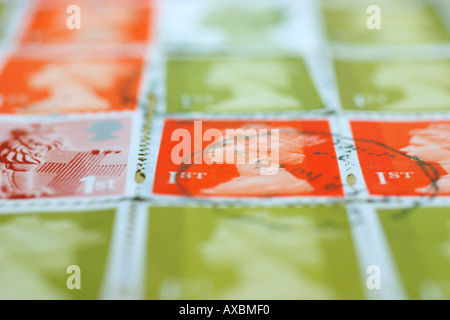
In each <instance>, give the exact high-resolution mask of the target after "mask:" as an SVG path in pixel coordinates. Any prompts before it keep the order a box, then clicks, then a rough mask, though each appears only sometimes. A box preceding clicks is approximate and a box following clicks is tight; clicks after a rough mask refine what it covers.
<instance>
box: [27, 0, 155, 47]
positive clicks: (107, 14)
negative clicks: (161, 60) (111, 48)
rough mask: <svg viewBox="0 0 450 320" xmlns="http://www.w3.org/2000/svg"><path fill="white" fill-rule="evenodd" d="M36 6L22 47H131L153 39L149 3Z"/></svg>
mask: <svg viewBox="0 0 450 320" xmlns="http://www.w3.org/2000/svg"><path fill="white" fill-rule="evenodd" d="M36 2H37V3H35V7H34V8H33V9H34V11H33V13H32V14H31V17H30V22H29V24H28V26H27V27H26V29H25V30H24V32H23V36H22V42H24V43H45V44H48V43H64V44H67V43H96V44H99V43H100V44H101V43H131V42H145V41H148V40H151V37H152V33H153V32H152V30H151V26H152V25H151V22H152V21H151V20H153V19H152V14H153V9H152V1H149V0H127V1H122V0H77V1H72V0H37V1H36ZM77 20H78V21H77ZM77 22H78V23H77Z"/></svg>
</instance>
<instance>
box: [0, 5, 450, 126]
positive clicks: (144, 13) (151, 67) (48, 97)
mask: <svg viewBox="0 0 450 320" xmlns="http://www.w3.org/2000/svg"><path fill="white" fill-rule="evenodd" d="M103 2H105V3H109V2H110V1H109V0H102V1H100V2H99V3H100V4H101V3H103ZM359 2H361V1H359ZM5 3H6V4H9V5H10V6H11V5H12V6H17V7H18V8H16V9H15V11H18V12H22V15H25V16H27V17H28V18H26V19H25V18H23V19H25V20H26V21H28V20H30V21H29V22H27V23H24V25H26V27H23V29H25V30H18V31H17V32H16V34H15V36H11V37H12V38H14V37H15V38H17V39H15V40H16V41H15V42H14V41H12V43H10V44H5V45H4V46H3V51H5V52H3V54H2V56H3V58H2V59H1V61H0V65H1V68H0V69H1V71H0V113H1V114H8V115H23V114H27V115H30V114H39V115H49V114H55V113H57V114H71V113H90V112H104V113H108V112H117V111H133V110H136V109H137V108H138V106H140V107H142V108H146V107H147V105H148V94H149V93H152V94H155V95H156V97H157V99H158V101H159V103H158V107H157V109H156V112H157V113H158V114H172V115H180V114H183V115H185V116H187V117H197V116H199V115H239V114H255V113H257V114H274V115H276V114H279V113H283V114H290V113H291V114H296V115H300V114H319V115H327V114H329V113H342V112H343V113H345V114H347V115H355V116H358V115H363V116H366V115H376V114H389V115H396V114H397V115H398V114H400V115H403V114H407V115H408V114H410V115H416V116H426V115H427V114H428V113H430V112H433V113H436V114H444V115H446V116H448V114H449V112H450V111H449V110H450V106H449V105H448V101H450V99H449V96H448V90H446V88H447V86H448V82H447V79H448V77H447V74H448V73H449V72H448V70H449V65H450V62H449V59H450V56H449V52H450V50H448V49H449V45H450V41H449V39H448V37H449V36H448V31H445V30H447V29H446V27H445V25H444V24H443V23H441V22H439V21H441V20H442V21H446V19H441V20H439V18H438V16H437V15H436V13H435V11H436V9H435V8H440V7H439V6H442V4H439V3H440V2H439V1H435V2H431V3H428V2H427V3H422V2H420V1H414V3H415V4H414V5H412V6H411V5H410V2H408V3H406V2H405V3H403V2H402V1H400V2H398V4H396V5H394V7H395V8H391V9H392V10H391V9H389V10H385V11H386V13H389V14H387V16H388V17H389V15H390V14H391V15H393V16H396V15H400V16H401V15H406V16H409V18H411V17H416V18H420V19H422V20H424V21H425V22H424V23H426V25H427V26H428V28H424V30H423V32H421V33H419V32H417V33H414V32H411V28H410V26H409V24H408V23H411V21H410V20H408V19H409V18H408V19H406V20H405V21H406V22H408V21H409V22H408V23H407V25H406V26H403V28H404V29H405V30H408V35H411V37H415V36H417V37H419V38H420V39H416V40H421V41H418V43H420V45H415V43H416V41H413V40H414V39H409V40H411V43H412V44H411V45H407V46H404V45H381V44H379V43H378V42H376V43H378V45H366V44H364V43H360V42H358V41H356V42H355V41H352V40H351V39H353V38H352V37H356V38H359V39H363V38H364V37H363V36H362V35H356V34H353V35H352V34H351V31H350V30H353V29H351V25H343V24H340V28H344V29H345V30H340V31H339V28H338V27H337V26H336V25H333V23H336V21H335V22H333V21H334V20H333V18H332V17H334V16H335V15H337V16H341V15H344V16H345V15H349V16H352V15H355V14H356V15H357V16H359V15H361V16H363V17H366V15H367V13H366V12H365V11H360V10H359V9H356V8H360V6H361V4H360V5H357V3H358V1H356V2H355V1H347V2H343V4H342V5H339V6H338V5H336V4H333V2H332V1H328V2H327V1H325V2H324V4H323V8H322V7H320V6H319V5H318V4H317V2H315V1H279V2H273V1H267V2H258V3H257V4H256V3H253V4H251V3H252V1H250V2H249V4H248V5H249V7H246V6H242V7H239V6H238V7H236V8H235V7H233V8H228V7H227V4H226V2H224V3H223V4H222V5H221V6H225V7H227V8H228V9H227V10H236V11H237V12H241V14H242V12H244V13H245V12H248V10H254V11H255V10H256V11H255V12H256V13H255V14H254V16H255V19H256V18H257V17H258V16H259V18H258V19H262V20H261V23H262V24H263V26H264V25H265V23H267V24H268V26H267V28H266V27H262V28H261V29H262V30H266V31H265V32H267V33H268V34H270V35H272V36H271V37H272V38H276V39H280V41H282V42H283V43H289V44H292V43H293V45H292V46H287V47H285V48H283V47H280V48H277V49H273V46H272V44H273V43H272V42H271V41H272V40H273V39H272V40H270V39H269V40H267V39H266V40H267V41H268V43H270V45H259V46H258V45H254V44H251V43H250V44H248V45H245V46H242V45H238V44H239V43H240V42H241V41H243V40H242V39H241V40H239V41H238V42H237V43H238V44H236V43H234V45H232V44H233V42H232V43H231V44H230V42H229V41H228V40H230V39H228V38H227V37H225V36H224V35H223V34H227V32H228V33H230V32H231V31H230V30H229V29H228V27H229V25H228V22H227V21H226V20H225V21H222V20H221V19H219V20H217V21H216V20H214V21H216V22H218V23H219V22H220V25H218V26H215V27H214V26H212V27H211V28H208V26H209V24H208V22H207V21H210V22H211V21H212V20H208V19H206V18H204V17H207V16H208V14H212V16H214V14H213V13H211V12H209V11H208V10H210V9H211V8H212V7H211V8H210V6H211V4H208V3H207V2H204V1H190V2H180V1H164V2H161V3H160V2H153V1H144V0H133V2H132V3H131V4H127V5H126V8H122V7H121V6H122V5H123V4H121V3H120V2H117V1H115V2H112V3H114V5H113V6H104V5H99V6H96V5H93V4H92V3H93V2H89V1H85V2H82V6H83V8H84V10H83V12H86V14H87V15H88V16H89V15H94V16H95V14H96V13H97V12H98V10H100V9H101V8H105V7H106V8H109V7H111V8H116V9H114V10H117V11H121V10H122V9H123V11H124V13H123V14H124V21H123V26H122V25H120V27H121V30H122V31H121V32H116V31H117V30H115V29H114V28H117V25H115V24H112V23H111V22H110V23H109V24H108V20H107V19H106V21H105V22H104V23H105V25H100V26H99V25H95V24H93V25H90V23H93V22H92V21H91V20H93V21H95V19H90V18H89V17H88V18H89V19H87V21H86V24H87V25H86V26H85V28H81V29H80V30H75V31H73V30H67V28H66V27H65V24H64V23H59V22H60V20H61V19H62V20H64V19H63V18H64V17H65V15H66V13H65V11H61V8H64V6H65V5H66V4H67V3H66V1H43V2H42V1H37V2H35V1H25V2H20V3H22V5H13V4H11V3H12V2H10V1H7V2H2V4H3V6H4V7H6V8H7V7H8V5H5ZM262 3H264V4H262ZM381 4H383V5H386V6H388V8H389V5H388V3H387V2H386V3H383V2H380V5H381ZM255 5H257V6H258V7H259V9H256V8H255V7H254V6H255ZM405 5H407V6H406V7H405ZM84 6H86V7H84ZM117 6H118V7H117ZM221 6H219V7H220V8H222V7H221ZM290 6H292V8H291V7H290ZM318 6H319V7H318ZM355 6H356V7H355ZM396 6H398V7H396ZM24 8H25V9H24ZM286 8H291V9H292V10H288V11H289V12H292V13H291V14H287V12H285V10H286ZM222 9H224V8H222ZM222 9H221V10H222ZM322 9H323V10H325V11H326V12H327V10H328V11H330V12H331V13H330V12H329V13H326V14H325V16H328V17H330V18H329V19H328V20H327V19H325V20H326V21H329V23H331V24H332V25H331V26H329V28H328V29H329V30H334V31H333V34H334V35H335V37H334V38H333V36H331V35H329V36H328V38H327V36H326V34H325V33H326V31H325V30H322V29H327V28H325V27H324V26H323V25H324V24H325V22H324V21H322V20H323V19H322V20H321V19H320V14H319V13H318V12H317V11H320V10H322ZM4 10H6V9H4ZM11 10H12V9H11ZM211 10H212V9H211ZM227 10H226V12H228V11H227ZM246 10H247V11H246ZM13 11H14V10H13ZM24 11H25V12H29V13H28V15H27V14H25V13H23V12H24ZM5 12H7V11H5ZM136 12H137V13H136ZM437 12H439V13H442V14H445V13H444V12H445V10H438V11H437ZM219 13H220V12H217V13H216V14H219ZM132 14H133V17H139V19H137V18H136V19H134V18H133V19H132V20H129V19H128V20H127V18H126V17H128V16H129V15H132ZM136 14H137V15H136ZM18 15H19V14H15V15H13V14H4V15H3V16H5V17H6V16H8V17H9V16H11V17H12V18H11V19H13V20H14V17H15V16H18ZM173 15H178V16H179V19H178V20H176V21H183V20H180V19H185V20H186V19H187V20H189V19H191V20H192V19H193V21H191V22H190V23H187V22H186V23H185V24H182V23H170V24H169V23H168V22H167V21H172V20H170V19H173V18H174V17H173ZM198 15H200V16H198ZM47 16H50V17H53V16H54V18H52V19H50V21H53V20H55V21H56V22H54V23H56V24H57V26H59V27H58V28H56V27H55V26H53V25H52V24H50V25H46V24H44V23H43V22H42V21H41V20H42V19H44V17H47ZM102 16H104V15H102ZM156 16H158V17H159V18H160V19H156V18H155V17H156ZM202 17H203V18H202ZM270 17H272V18H271V19H274V22H273V21H272V20H271V19H269V18H270ZM277 17H278V18H277ZM388 17H384V18H383V19H385V20H386V21H389V18H388ZM397 18H398V17H397ZM17 19H18V18H15V20H17ZM205 19H206V20H205ZM243 20H245V21H243V22H242V23H243V24H244V26H241V27H245V26H246V23H249V22H251V21H246V20H247V19H243ZM278 20H279V21H278ZM349 20H351V21H353V20H355V21H359V20H360V18H358V19H356V18H355V19H353V20H352V19H350V18H349ZM447 20H448V19H447ZM271 21H272V22H271ZM277 21H278V22H277ZM406 22H405V23H406ZM201 23H205V25H203V27H201V26H193V25H196V24H201ZM272 24H273V25H272ZM296 24H300V25H296ZM7 25H14V23H7ZM181 26H182V27H183V30H179V28H181ZM186 26H191V27H189V28H191V29H192V30H190V29H189V28H188V29H187V30H190V31H189V32H188V31H186V30H185V28H187V27H186ZM227 26H228V27H227ZM394 26H395V28H394ZM400 26H402V24H400ZM247 27H248V26H247ZM397 27H398V28H397ZM407 27H408V28H407ZM55 28H56V29H55ZM61 28H62V29H61ZM92 28H94V30H97V31H96V32H89V34H85V33H82V32H81V31H83V30H90V31H92ZM177 28H178V29H177ZM277 28H278V29H280V30H279V31H278V32H275V31H273V30H272V29H277ZM385 28H386V30H385V31H383V32H385V33H382V34H384V35H385V36H386V34H391V37H393V38H394V39H390V38H386V39H385V40H389V39H390V41H393V43H396V41H394V40H395V39H397V40H398V39H403V38H405V35H404V34H403V33H401V35H402V36H400V35H395V32H394V35H392V34H393V32H392V31H393V30H397V29H400V31H401V30H403V29H402V28H400V27H399V26H398V25H395V24H394V25H392V26H390V27H389V23H387V26H386V27H385ZM16 29H17V28H16ZM60 29H61V30H60ZM135 29H139V30H142V32H141V33H142V34H141V33H139V32H134V31H133V30H135ZM244 29H245V28H244ZM366 29H367V28H356V29H355V30H362V31H364V32H365V33H367V32H369V33H368V34H367V35H371V34H375V35H378V37H381V38H382V39H384V38H383V37H384V36H382V35H380V32H381V30H376V31H373V30H366ZM205 30H215V31H214V32H213V34H216V35H212V36H211V37H209V36H205V39H206V40H204V41H203V40H201V39H202V36H199V35H201V34H204V33H205V32H206V33H207V31H205ZM227 30H228V31H227ZM270 30H272V31H273V32H272V31H270ZM321 30H322V31H321ZM383 30H384V29H383ZM436 30H437V31H436ZM78 31H80V32H78ZM194 31H195V32H194ZM379 31H380V32H379ZM68 32H69V34H68ZM83 32H84V31H83ZM202 32H203V33H202ZM249 32H250V31H249ZM355 32H356V31H355ZM364 32H363V34H365V33H364ZM370 32H371V33H370ZM401 32H403V31H401ZM446 32H447V36H445V34H446ZM112 34H114V35H117V37H118V38H112V39H110V38H108V35H112ZM194 34H195V35H196V36H195V39H199V42H200V43H195V41H194V42H193V43H192V41H191V40H195V39H190V38H189V35H194ZM221 34H222V36H220V35H221ZM89 35H90V36H89ZM282 35H284V36H282ZM294 35H295V37H294ZM438 35H439V36H438ZM120 36H122V38H121V37H120ZM244 36H246V40H249V39H247V38H249V37H253V38H254V39H255V40H257V39H259V38H258V37H263V38H265V37H266V36H268V35H264V34H263V35H258V33H257V34H254V33H249V34H247V35H245V34H244ZM330 36H331V38H329V37H330ZM92 37H93V38H92ZM102 37H103V38H102ZM228 37H230V35H229V36H228ZM271 37H269V38H271ZM286 37H289V39H290V40H289V41H288V40H287V39H286ZM339 37H341V39H339ZM433 37H435V38H433ZM436 37H437V38H436ZM215 38H218V39H219V40H220V41H222V42H224V43H225V44H226V45H225V46H217V45H214V43H215V40H214V39H215ZM345 38H348V39H347V40H346V41H344V40H345ZM39 39H40V41H38V40H39ZM61 39H69V40H70V41H64V42H61ZM177 39H178V40H177ZM227 39H228V40H227ZM292 39H295V41H294V40H292ZM367 39H370V36H368V37H367ZM427 39H428V40H429V41H426V40H427ZM182 40H184V41H182ZM219 40H218V41H219ZM255 40H254V41H255ZM330 40H333V42H330ZM353 40H355V39H353ZM220 41H219V42H220ZM202 42H204V43H203V44H202ZM297 42H302V43H303V44H300V45H296V43H297ZM246 43H247V42H246ZM381 43H383V42H381ZM150 47H151V48H150ZM270 48H272V49H270ZM1 51H2V50H0V53H1ZM224 70H226V73H224V72H223V71H224ZM11 79H14V81H11ZM74 79H76V81H75V80H74ZM105 79H108V80H105ZM263 79H264V80H263ZM100 80H102V81H100ZM417 88H420V90H417ZM62 97H64V103H61V100H62V99H63V98H62Z"/></svg>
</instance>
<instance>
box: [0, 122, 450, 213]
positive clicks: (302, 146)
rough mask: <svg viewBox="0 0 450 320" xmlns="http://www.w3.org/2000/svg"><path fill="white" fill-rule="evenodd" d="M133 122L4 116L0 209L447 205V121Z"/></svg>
mask: <svg viewBox="0 0 450 320" xmlns="http://www.w3.org/2000/svg"><path fill="white" fill-rule="evenodd" d="M142 119H143V116H142V115H141V114H136V113H128V114H127V113H118V114H108V115H105V114H97V115H89V116H86V115H78V116H70V117H68V116H63V117H53V118H41V117H36V118H34V119H33V118H32V117H31V118H28V119H26V120H25V119H18V118H16V117H1V118H0V123H1V129H0V137H1V141H0V163H1V179H0V182H1V184H0V186H1V188H0V191H1V193H0V195H1V198H2V205H3V206H11V205H14V206H32V205H34V204H38V203H41V202H45V201H58V200H64V201H69V202H73V201H82V200H89V199H91V200H92V199H98V200H102V199H108V198H112V199H124V198H133V197H137V196H139V197H141V198H143V199H153V200H155V201H158V200H162V201H180V202H185V201H188V202H190V201H194V202H204V201H206V202H214V203H224V204H232V203H241V202H243V203H248V202H250V203H251V202H257V203H260V202H261V201H262V203H266V202H267V203H271V202H275V203H280V204H289V203H310V202H311V203H320V202H326V201H331V202H339V203H345V202H352V201H377V202H383V201H389V202H396V201H401V202H403V201H406V202H407V203H415V202H417V203H428V202H431V203H434V202H446V201H448V200H449V195H450V189H449V184H448V176H449V172H450V171H449V168H448V162H449V161H450V160H449V159H450V153H449V146H448V136H449V132H450V122H449V120H447V119H440V120H437V119H429V120H425V119H421V120H417V119H416V120H397V119H394V120H374V119H365V120H362V119H351V118H350V119H344V118H342V117H326V118H325V117H324V118H300V119H299V118H265V119H262V118H260V119H253V118H250V119H243V118H241V119H224V118H217V119H215V118H204V119H185V118H170V117H169V118H167V117H158V116H154V117H153V118H152V120H151V121H152V122H151V129H150V133H146V132H143V128H145V124H143V120H142ZM211 133H212V134H211ZM146 134H148V136H147V137H145V135H146ZM262 143H265V147H264V148H262V147H263V145H262ZM230 151H231V156H230ZM263 151H264V152H265V153H263ZM270 170H272V171H270ZM273 170H274V171H273ZM138 171H139V172H141V173H142V177H141V179H140V180H136V172H138Z"/></svg>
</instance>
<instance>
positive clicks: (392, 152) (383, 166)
mask: <svg viewBox="0 0 450 320" xmlns="http://www.w3.org/2000/svg"><path fill="white" fill-rule="evenodd" d="M350 124H351V129H352V131H353V137H354V140H355V147H356V151H357V153H358V158H359V162H360V165H361V169H362V172H363V175H364V178H365V180H366V185H367V188H368V189H369V193H370V194H372V195H383V196H390V195H392V196H401V195H405V196H414V195H429V196H435V195H450V140H449V137H450V121H447V120H442V121H435V120H434V121H425V120H422V121H356V120H353V121H351V122H350Z"/></svg>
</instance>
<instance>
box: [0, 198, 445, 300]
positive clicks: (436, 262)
mask: <svg viewBox="0 0 450 320" xmlns="http://www.w3.org/2000/svg"><path fill="white" fill-rule="evenodd" d="M448 210H449V207H448V206H436V205H434V206H433V205H431V206H430V205H425V206H421V207H417V206H404V205H403V206H399V205H386V204H378V205H376V204H368V203H365V204H351V205H346V206H345V205H324V206H289V207H279V206H275V207H267V206H265V207H261V206H258V205H255V206H240V207H228V208H225V207H222V208H221V207H213V206H206V205H203V206H201V205H194V206H193V205H190V206H182V207H180V206H177V205H173V204H167V205H165V206H161V205H154V204H150V203H146V202H139V203H136V202H120V203H117V204H114V203H109V204H106V205H100V206H99V205H90V206H85V205H84V206H73V207H70V208H68V207H64V208H61V207H57V206H52V207H50V208H45V207H40V208H35V209H33V210H28V211H26V212H23V211H20V210H17V209H15V210H10V211H5V210H0V234H1V235H2V239H3V240H4V241H3V245H2V256H3V257H7V259H5V264H3V265H2V269H3V271H4V272H3V273H2V274H3V275H4V276H6V275H7V277H8V279H5V278H3V277H1V275H0V282H1V283H6V282H5V281H7V283H9V284H14V283H23V280H24V278H23V277H24V275H26V276H27V286H26V287H24V286H13V285H9V286H6V285H2V286H0V296H1V297H2V299H14V298H15V297H21V298H24V297H27V298H29V299H35V298H37V297H39V298H40V299H47V298H58V299H204V298H215V299H237V297H239V298H240V299H248V298H252V299H255V298H257V299H274V298H277V299H280V298H283V299H311V298H313V299H448V297H449V295H450V293H449V291H448V285H447V283H448V281H450V279H449V278H448V273H447V272H446V270H448V267H449V260H448V246H449V223H450V222H449V216H448V214H447V213H448ZM30 232H31V234H30ZM31 236H33V238H32V239H33V242H34V244H35V245H31V244H30V243H29V241H28V240H27V239H31ZM44 243H45V250H44V251H42V252H41V251H39V250H40V249H39V248H40V246H39V245H38V244H44ZM17 252H21V253H22V255H17ZM36 255H39V259H40V261H41V262H40V263H39V264H35V263H27V261H28V260H27V259H29V260H30V261H34V260H33V258H34V257H35V256H36ZM24 257H27V258H24ZM44 258H45V259H44ZM69 266H70V267H72V268H73V269H71V270H78V271H79V272H81V289H83V290H68V287H66V286H65V283H66V280H67V279H68V277H69V276H70V278H71V281H72V282H74V283H75V285H76V282H77V278H76V275H77V273H76V272H75V273H74V274H73V275H72V276H71V273H72V272H66V269H67V268H68V267H69ZM75 267H76V268H75ZM25 271H26V272H25ZM50 271H51V277H50V276H49V272H50ZM254 275H256V277H255V276H254ZM78 280H80V279H78ZM72 282H71V283H72ZM67 283H68V281H67ZM11 288H16V289H15V290H10V289H11ZM36 295H38V296H36Z"/></svg>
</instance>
